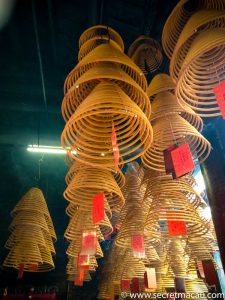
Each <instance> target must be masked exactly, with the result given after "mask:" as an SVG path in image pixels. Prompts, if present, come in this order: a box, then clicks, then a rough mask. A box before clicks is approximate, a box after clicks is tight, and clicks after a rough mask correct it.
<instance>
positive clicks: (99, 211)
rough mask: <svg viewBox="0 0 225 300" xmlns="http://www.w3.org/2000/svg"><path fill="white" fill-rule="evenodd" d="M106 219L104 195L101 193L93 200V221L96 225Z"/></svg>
mask: <svg viewBox="0 0 225 300" xmlns="http://www.w3.org/2000/svg"><path fill="white" fill-rule="evenodd" d="M104 218H105V211H104V193H103V192H102V193H99V194H98V195H96V196H94V198H93V210H92V220H93V224H96V223H98V222H100V221H102V220H104Z"/></svg>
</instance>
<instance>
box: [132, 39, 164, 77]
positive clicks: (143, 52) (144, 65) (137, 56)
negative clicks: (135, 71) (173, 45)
mask: <svg viewBox="0 0 225 300" xmlns="http://www.w3.org/2000/svg"><path fill="white" fill-rule="evenodd" d="M128 56H129V57H130V58H131V59H132V60H133V61H134V62H135V63H136V64H137V65H138V66H139V68H140V69H141V70H142V72H143V73H144V74H148V73H153V72H155V71H156V70H157V69H158V68H159V67H160V65H161V63H162V60H163V55H162V49H161V46H160V44H159V42H157V41H156V40H154V39H152V38H150V37H148V36H144V35H141V36H139V37H138V38H137V39H136V40H135V41H134V42H133V43H132V44H131V45H130V47H129V50H128Z"/></svg>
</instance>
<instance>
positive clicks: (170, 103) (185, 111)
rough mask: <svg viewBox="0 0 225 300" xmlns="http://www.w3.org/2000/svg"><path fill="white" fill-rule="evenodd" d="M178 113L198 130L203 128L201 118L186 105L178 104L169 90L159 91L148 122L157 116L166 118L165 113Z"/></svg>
mask: <svg viewBox="0 0 225 300" xmlns="http://www.w3.org/2000/svg"><path fill="white" fill-rule="evenodd" d="M172 114H179V115H181V117H182V118H184V119H185V120H186V121H188V122H189V123H190V124H191V125H192V126H194V127H195V128H196V129H197V130H198V131H199V132H201V131H202V129H203V121H202V119H201V118H200V117H199V116H198V115H197V114H196V113H195V112H194V111H193V110H192V109H191V108H189V107H188V106H187V105H184V106H183V107H182V106H180V104H179V103H178V101H177V99H176V97H175V96H174V95H173V94H172V93H170V92H161V93H159V94H158V95H157V96H156V97H155V99H154V101H153V103H152V114H151V118H150V122H152V121H154V120H156V119H158V118H166V116H167V115H172Z"/></svg>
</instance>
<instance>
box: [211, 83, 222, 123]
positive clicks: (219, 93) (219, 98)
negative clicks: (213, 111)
mask: <svg viewBox="0 0 225 300" xmlns="http://www.w3.org/2000/svg"><path fill="white" fill-rule="evenodd" d="M213 92H214V94H215V97H216V100H217V103H218V106H219V108H220V111H221V115H222V117H223V119H225V80H224V81H222V82H220V83H219V84H217V85H216V86H215V87H214V88H213Z"/></svg>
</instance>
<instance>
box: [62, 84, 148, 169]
mask: <svg viewBox="0 0 225 300" xmlns="http://www.w3.org/2000/svg"><path fill="white" fill-rule="evenodd" d="M112 100H113V106H112V104H111V103H112ZM112 121H114V126H115V131H116V135H117V142H118V148H119V153H120V156H121V157H122V158H123V163H126V162H129V161H132V160H134V159H136V158H137V157H140V156H141V155H142V154H143V153H145V152H146V150H147V149H148V147H149V145H150V144H151V142H152V135H153V134H152V127H151V125H150V123H149V121H148V119H147V118H146V116H145V115H144V114H143V112H142V111H141V110H140V108H139V107H138V106H137V105H136V104H135V103H133V102H132V101H131V100H130V99H129V97H127V95H126V94H125V93H124V92H123V91H122V90H121V89H120V88H119V87H118V86H116V85H113V84H110V83H106V82H102V83H101V84H99V85H98V86H97V87H96V88H95V89H94V91H93V92H92V93H91V95H90V96H88V97H87V98H86V99H85V101H84V102H83V103H81V104H80V106H79V108H78V109H77V110H76V112H75V113H74V115H73V116H72V117H71V118H70V120H69V121H68V122H67V124H66V126H65V128H64V131H63V133H62V138H61V143H62V146H63V148H65V149H66V148H67V147H69V148H70V149H71V150H72V151H76V152H77V157H76V160H77V161H79V162H81V163H84V164H85V163H86V164H89V165H91V166H93V167H94V166H101V167H105V168H107V167H113V166H114V157H113V148H112V141H111V135H112ZM74 132H76V135H75V134H74ZM93 143H94V144H95V147H94V148H93ZM137 149H142V150H141V151H139V152H138V153H137V152H135V151H136V150H137ZM102 153H104V156H103V155H102ZM128 155H129V156H128ZM87 159H88V160H87ZM121 163H122V162H119V164H121Z"/></svg>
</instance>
